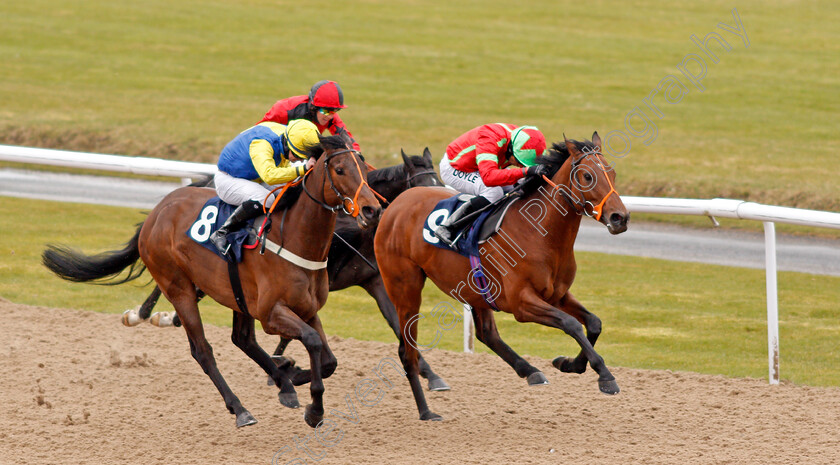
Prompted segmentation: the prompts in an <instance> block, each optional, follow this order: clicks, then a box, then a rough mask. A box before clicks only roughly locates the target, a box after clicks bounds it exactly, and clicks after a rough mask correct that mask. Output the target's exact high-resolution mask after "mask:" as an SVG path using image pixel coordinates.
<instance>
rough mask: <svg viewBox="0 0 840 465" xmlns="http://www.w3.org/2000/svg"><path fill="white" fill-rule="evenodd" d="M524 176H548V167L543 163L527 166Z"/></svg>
mask: <svg viewBox="0 0 840 465" xmlns="http://www.w3.org/2000/svg"><path fill="white" fill-rule="evenodd" d="M525 176H528V177H532V176H537V177H541V176H548V167H547V166H545V165H534V166H529V167H528V168H526V169H525Z"/></svg>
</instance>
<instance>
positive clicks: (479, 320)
mask: <svg viewBox="0 0 840 465" xmlns="http://www.w3.org/2000/svg"><path fill="white" fill-rule="evenodd" d="M472 313H473V319H474V320H475V335H476V338H478V340H479V341H481V342H482V343H484V345H486V346H487V347H489V348H490V350H492V351H493V352H495V353H496V355H498V356H499V357H501V358H502V360H504V361H505V362H507V363H508V365H510V366H511V367H512V368H513V370H514V371H516V374H517V375H519V377H520V378H525V379H526V380H528V384H529V385H530V386H536V385H541V384H548V379H546V377H545V375H544V374H543V373H542V372H541V371H540V370H539V369H537V368H536V367H535V366H533V365H531V364H530V363H528V362H526V361H525V359H524V358H522V357H520V356H519V354H517V353H516V352H514V350H513V349H511V348H510V346H508V345H507V344H506V343H505V341H503V340H502V337H501V336H500V335H499V329H498V328H497V327H496V319H495V318H494V317H493V311H492V310H490V309H489V308H473V310H472Z"/></svg>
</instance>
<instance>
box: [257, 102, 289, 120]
mask: <svg viewBox="0 0 840 465" xmlns="http://www.w3.org/2000/svg"><path fill="white" fill-rule="evenodd" d="M290 100H291V99H284V100H278V101H277V102H276V103H275V104H274V105H272V106H271V108H270V109H269V110H268V111H267V112H266V114H265V116H263V119H262V120H260V123H264V122H266V121H273V122H275V123H280V124H289V110H291V109H292V108H294V105H293V104H291V102H290ZM257 124H259V123H257Z"/></svg>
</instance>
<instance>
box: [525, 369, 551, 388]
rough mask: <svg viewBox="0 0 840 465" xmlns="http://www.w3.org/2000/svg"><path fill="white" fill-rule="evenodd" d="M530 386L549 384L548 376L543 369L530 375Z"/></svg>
mask: <svg viewBox="0 0 840 465" xmlns="http://www.w3.org/2000/svg"><path fill="white" fill-rule="evenodd" d="M526 379H527V380H528V386H541V385H543V384H548V378H546V377H545V375H544V374H543V373H542V372H541V371H535V372H533V373H531V374H530V375H528V378H526Z"/></svg>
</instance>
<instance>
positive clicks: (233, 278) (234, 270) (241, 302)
mask: <svg viewBox="0 0 840 465" xmlns="http://www.w3.org/2000/svg"><path fill="white" fill-rule="evenodd" d="M227 264H228V278H230V288H231V289H232V290H233V298H234V299H235V300H236V305H237V306H238V307H239V310H241V311H242V313H244V314H246V315H248V306H247V305H245V293H244V292H242V281H241V280H240V279H239V264H238V263H236V260H232V259H228V260H227Z"/></svg>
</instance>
